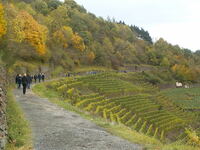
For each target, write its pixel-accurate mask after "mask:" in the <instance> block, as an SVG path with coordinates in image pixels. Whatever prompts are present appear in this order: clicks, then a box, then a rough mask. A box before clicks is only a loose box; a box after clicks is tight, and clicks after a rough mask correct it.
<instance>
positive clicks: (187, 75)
mask: <svg viewBox="0 0 200 150" xmlns="http://www.w3.org/2000/svg"><path fill="white" fill-rule="evenodd" d="M172 71H173V72H174V73H176V75H178V77H180V78H182V79H184V80H191V81H192V80H196V78H197V71H196V69H195V68H189V67H187V66H185V65H181V64H175V65H174V66H173V67H172Z"/></svg>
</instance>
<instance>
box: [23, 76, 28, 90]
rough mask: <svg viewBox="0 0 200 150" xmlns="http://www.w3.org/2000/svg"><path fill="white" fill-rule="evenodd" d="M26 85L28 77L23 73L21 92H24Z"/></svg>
mask: <svg viewBox="0 0 200 150" xmlns="http://www.w3.org/2000/svg"><path fill="white" fill-rule="evenodd" d="M27 85H28V78H27V76H26V73H25V74H24V76H23V77H22V86H23V94H26V88H27Z"/></svg>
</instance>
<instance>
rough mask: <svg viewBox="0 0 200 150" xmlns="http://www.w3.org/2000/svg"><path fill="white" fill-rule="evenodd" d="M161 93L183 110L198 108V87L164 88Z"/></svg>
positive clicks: (199, 94) (199, 92)
mask: <svg viewBox="0 0 200 150" xmlns="http://www.w3.org/2000/svg"><path fill="white" fill-rule="evenodd" d="M162 93H163V95H165V96H167V97H169V98H170V99H171V100H172V101H173V102H174V104H176V105H178V106H180V107H181V108H183V109H185V110H188V109H190V110H195V109H196V110H198V109H199V110H200V88H190V89H185V88H176V89H169V90H165V91H163V92H162Z"/></svg>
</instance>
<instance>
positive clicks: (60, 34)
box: [53, 26, 73, 48]
mask: <svg viewBox="0 0 200 150" xmlns="http://www.w3.org/2000/svg"><path fill="white" fill-rule="evenodd" d="M72 37H73V30H72V28H71V27H69V26H63V27H62V28H61V29H60V30H58V31H56V32H55V33H54V34H53V38H54V39H55V41H56V42H58V43H60V44H62V45H63V47H64V48H67V47H68V46H69V44H71V40H72Z"/></svg>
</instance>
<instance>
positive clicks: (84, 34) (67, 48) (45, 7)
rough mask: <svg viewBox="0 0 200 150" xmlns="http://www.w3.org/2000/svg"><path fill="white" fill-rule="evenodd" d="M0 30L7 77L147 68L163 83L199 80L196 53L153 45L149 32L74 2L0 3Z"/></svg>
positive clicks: (163, 44)
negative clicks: (46, 71)
mask: <svg viewBox="0 0 200 150" xmlns="http://www.w3.org/2000/svg"><path fill="white" fill-rule="evenodd" d="M0 27H1V30H0V37H1V44H0V46H1V51H0V53H1V57H2V60H3V61H4V62H5V63H6V64H7V66H8V68H9V71H10V72H11V73H15V74H16V73H19V72H20V73H21V72H22V71H27V72H36V70H37V71H39V70H41V68H42V66H45V67H47V68H50V69H49V70H54V74H55V75H56V74H59V73H60V72H66V71H67V70H71V71H73V70H74V69H75V68H80V67H82V66H104V67H107V68H112V69H121V68H123V69H126V68H127V67H128V68H131V67H132V68H135V67H138V66H141V65H150V66H154V67H156V68H158V70H157V71H159V73H158V74H163V71H164V72H165V74H166V77H165V79H166V80H168V81H171V77H173V79H176V80H180V81H182V82H184V81H190V82H196V81H198V79H199V78H198V76H199V74H200V70H199V68H198V67H199V64H200V59H199V58H200V55H199V51H197V52H195V53H193V52H191V51H190V50H188V49H184V48H180V47H179V46H178V45H175V46H173V45H171V44H170V43H167V42H166V41H165V40H164V39H162V38H161V39H159V40H158V41H156V42H155V43H153V42H152V39H151V36H150V35H149V33H148V31H145V30H144V29H142V28H140V27H137V26H134V25H131V26H128V25H126V24H125V23H124V22H123V21H120V22H116V21H115V20H111V19H108V20H105V19H103V18H98V17H96V16H95V15H94V14H92V13H90V12H87V10H85V9H84V8H83V7H82V6H79V5H77V4H76V3H75V2H74V1H73V0H65V2H63V3H62V2H60V1H58V0H15V1H12V0H9V1H5V0H2V2H1V6H0ZM154 80H156V83H157V82H158V83H159V82H162V81H159V79H157V77H156V79H154Z"/></svg>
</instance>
